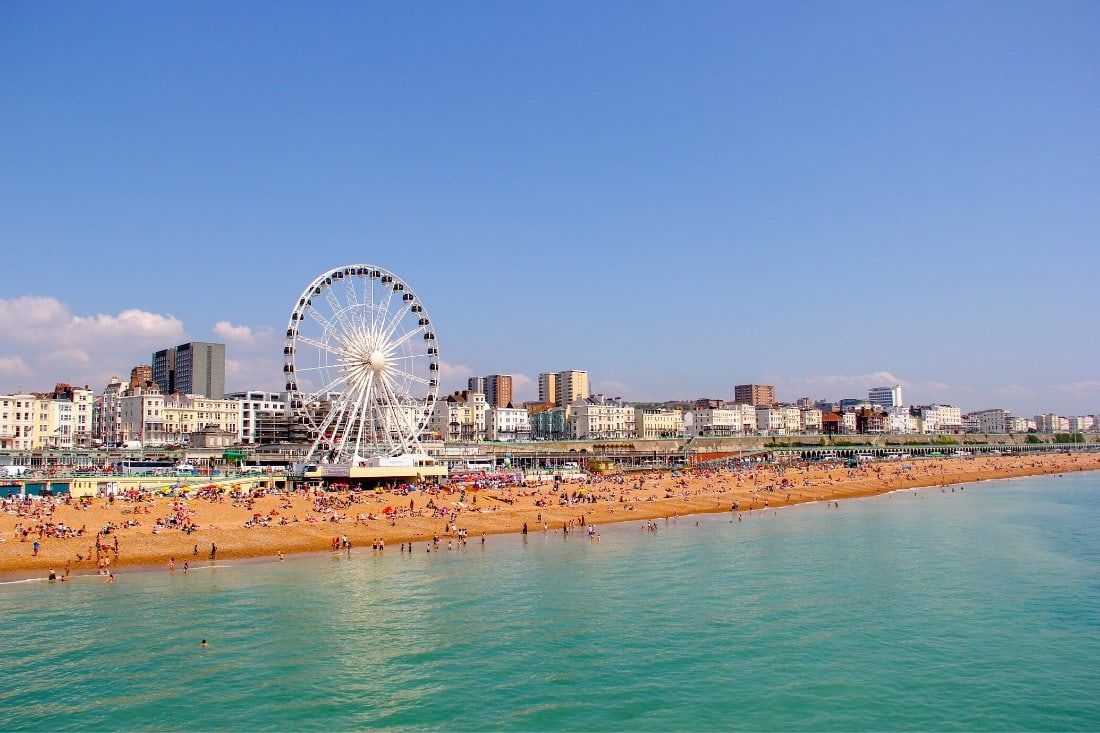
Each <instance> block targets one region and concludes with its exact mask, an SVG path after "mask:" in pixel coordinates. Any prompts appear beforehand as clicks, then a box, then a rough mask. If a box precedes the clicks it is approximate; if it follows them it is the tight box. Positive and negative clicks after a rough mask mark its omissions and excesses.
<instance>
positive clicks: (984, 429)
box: [970, 408, 1011, 435]
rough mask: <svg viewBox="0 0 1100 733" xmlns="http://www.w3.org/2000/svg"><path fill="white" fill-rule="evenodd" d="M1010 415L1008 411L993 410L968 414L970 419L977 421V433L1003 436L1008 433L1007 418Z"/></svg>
mask: <svg viewBox="0 0 1100 733" xmlns="http://www.w3.org/2000/svg"><path fill="white" fill-rule="evenodd" d="M1010 414H1011V413H1009V411H1008V410H1002V409H1000V408H994V409H992V410H981V411H979V412H972V413H970V417H971V418H976V419H977V425H978V432H979V433H985V434H987V435H989V434H1004V433H1007V432H1008V424H1007V418H1008V416H1009V415H1010Z"/></svg>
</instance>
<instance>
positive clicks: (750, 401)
mask: <svg viewBox="0 0 1100 733" xmlns="http://www.w3.org/2000/svg"><path fill="white" fill-rule="evenodd" d="M733 401H734V402H739V403H741V404H743V405H753V406H754V407H761V406H765V407H766V406H768V405H774V404H775V386H774V385H771V384H738V385H736V386H735V387H734V388H733Z"/></svg>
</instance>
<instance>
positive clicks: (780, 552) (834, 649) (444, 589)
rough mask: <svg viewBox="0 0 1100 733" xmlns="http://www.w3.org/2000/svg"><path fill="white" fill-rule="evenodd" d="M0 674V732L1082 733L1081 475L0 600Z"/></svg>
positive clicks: (1084, 494) (1088, 690) (1099, 646)
mask: <svg viewBox="0 0 1100 733" xmlns="http://www.w3.org/2000/svg"><path fill="white" fill-rule="evenodd" d="M204 564H205V563H204ZM204 639H205V640H206V641H207V646H202V645H201V642H202V640H204ZM0 681H2V682H0V729H3V730H203V731H207V730H210V731H220V730H320V731H342V730H396V731H403V730H416V731H421V730H422V731H433V730H446V731H481V730H493V731H511V730H519V731H551V730H553V731H559V730H578V731H579V730H583V731H618V730H631V731H634V730H638V731H727V730H755V731H772V730H815V731H816V730H821V731H836V730H844V731H849V730H876V731H878V730H922V731H923V730H937V731H940V730H943V731H953V730H966V731H984V730H997V731H1004V730H1029V731H1033V730H1034V731H1047V730H1050V731H1054V730H1057V731H1071V730H1082V731H1095V730H1098V729H1100V474H1097V473H1075V474H1066V475H1064V476H1046V477H1037V478H1028V479H1016V480H998V481H985V482H980V483H971V484H966V485H962V486H955V487H947V488H945V489H943V490H941V489H940V488H933V489H923V490H915V491H914V490H910V491H899V492H894V493H890V494H883V495H878V496H874V497H870V498H866V499H856V500H841V501H840V502H839V504H838V505H831V504H826V503H823V502H822V503H813V504H805V505H801V506H796V507H790V508H784V509H778V510H768V511H762V512H761V511H754V512H752V513H751V514H748V513H742V514H740V515H738V514H732V513H729V512H725V513H720V514H707V515H699V516H689V517H672V518H669V519H667V520H666V519H660V520H657V521H656V526H655V528H649V527H647V523H646V522H644V521H641V520H638V521H626V522H624V523H621V524H616V525H602V526H599V527H598V528H597V537H595V538H592V539H590V538H589V537H588V536H587V533H585V532H573V533H570V534H569V535H568V536H563V535H562V533H561V532H560V531H559V532H555V531H550V532H547V533H543V532H542V531H537V532H534V533H532V534H530V535H528V536H527V537H526V538H523V537H519V536H500V535H498V536H489V537H488V538H487V539H486V541H485V543H484V544H482V542H481V538H480V537H474V538H471V540H470V541H469V543H468V544H467V545H465V546H460V547H453V548H448V546H447V541H444V542H443V543H442V544H441V546H440V549H439V550H436V551H429V550H428V549H427V545H425V544H424V543H421V544H419V545H417V546H415V547H414V549H413V552H412V553H407V552H404V553H402V552H399V550H398V548H397V547H396V546H390V547H387V548H386V550H385V551H384V552H376V551H372V550H371V549H369V548H355V549H353V550H352V552H351V554H350V556H349V555H348V554H346V553H345V554H337V555H330V554H327V553H326V554H322V555H313V556H308V557H294V558H288V559H287V560H285V561H283V562H279V561H277V560H276V561H274V562H263V563H256V562H237V563H233V562H218V563H217V565H216V566H214V567H210V566H204V567H195V568H192V569H191V570H190V571H189V572H188V573H186V574H185V573H183V572H182V571H181V570H180V569H179V568H177V569H176V570H175V572H172V573H170V572H168V570H167V568H161V569H156V570H150V571H146V572H125V571H124V572H122V573H120V574H119V575H118V582H117V583H115V584H113V585H109V584H105V583H104V582H102V579H101V578H98V577H95V576H91V577H82V578H76V579H74V580H73V581H72V582H67V583H59V582H52V583H51V582H47V581H38V580H35V581H22V582H13V583H7V584H4V585H0Z"/></svg>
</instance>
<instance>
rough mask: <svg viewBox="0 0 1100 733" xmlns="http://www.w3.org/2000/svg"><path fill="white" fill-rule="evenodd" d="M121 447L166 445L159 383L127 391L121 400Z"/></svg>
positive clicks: (119, 438)
mask: <svg viewBox="0 0 1100 733" xmlns="http://www.w3.org/2000/svg"><path fill="white" fill-rule="evenodd" d="M118 418H119V427H118V444H119V445H125V444H126V443H128V442H131V441H135V442H140V443H141V445H142V446H154V445H164V444H165V443H166V442H167V441H166V440H165V435H164V395H163V394H161V392H160V388H159V387H157V385H156V384H153V385H152V386H150V387H148V388H144V387H139V388H138V389H135V390H127V391H126V392H125V393H124V394H123V395H122V396H121V398H120V399H119V406H118Z"/></svg>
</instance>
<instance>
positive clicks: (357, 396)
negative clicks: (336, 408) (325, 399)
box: [340, 381, 367, 455]
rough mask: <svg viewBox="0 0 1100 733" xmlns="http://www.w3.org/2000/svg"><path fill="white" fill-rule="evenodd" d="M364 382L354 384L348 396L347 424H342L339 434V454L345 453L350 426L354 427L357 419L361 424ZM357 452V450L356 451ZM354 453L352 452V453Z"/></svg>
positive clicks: (360, 429)
mask: <svg viewBox="0 0 1100 733" xmlns="http://www.w3.org/2000/svg"><path fill="white" fill-rule="evenodd" d="M366 388H367V387H366V382H365V381H364V382H362V383H359V384H356V386H355V388H354V390H352V394H351V395H350V396H349V397H348V407H349V409H348V412H347V415H348V419H347V424H346V425H345V426H344V431H343V433H341V435H340V455H346V454H347V447H348V439H349V438H350V437H351V432H352V428H353V427H355V423H356V421H357V420H358V421H359V422H360V424H362V420H361V416H360V412H361V410H362V406H363V398H364V393H365V392H366ZM359 433H360V434H361V433H362V427H360V428H359ZM355 446H356V448H358V446H359V441H358V439H356V443H355ZM356 452H357V451H356ZM353 455H354V453H353Z"/></svg>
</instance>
